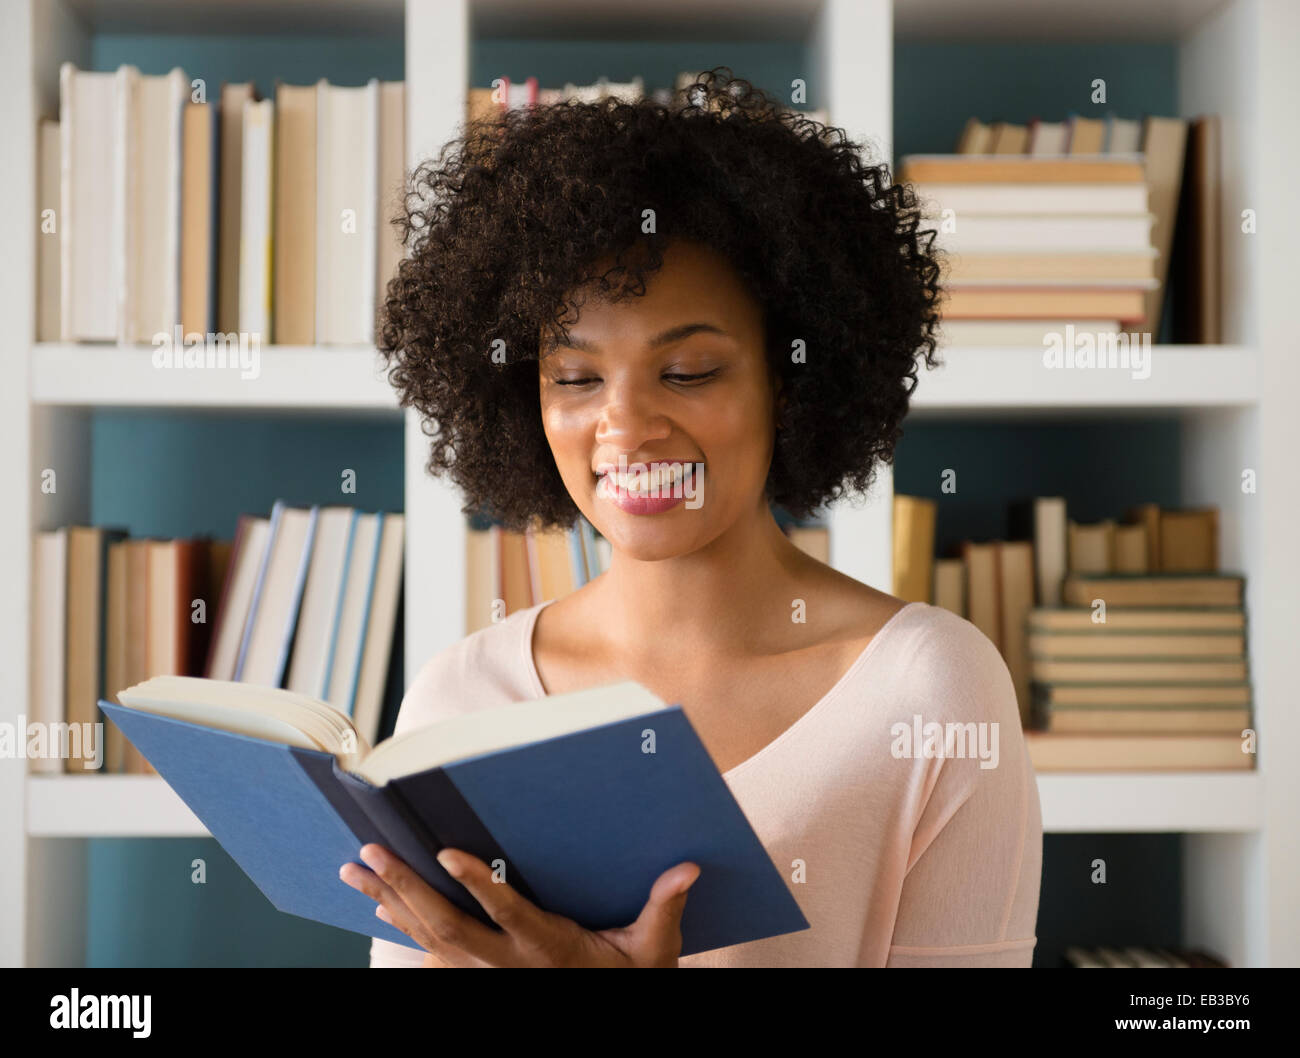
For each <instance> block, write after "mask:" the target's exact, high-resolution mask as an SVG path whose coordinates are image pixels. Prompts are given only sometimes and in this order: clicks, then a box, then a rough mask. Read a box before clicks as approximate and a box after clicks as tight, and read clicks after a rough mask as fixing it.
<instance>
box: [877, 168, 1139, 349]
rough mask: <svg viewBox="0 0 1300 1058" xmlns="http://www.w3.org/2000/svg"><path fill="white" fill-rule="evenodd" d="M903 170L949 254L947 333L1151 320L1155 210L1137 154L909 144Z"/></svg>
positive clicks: (1104, 326) (967, 337) (987, 335)
mask: <svg viewBox="0 0 1300 1058" xmlns="http://www.w3.org/2000/svg"><path fill="white" fill-rule="evenodd" d="M901 179H902V180H903V181H906V182H909V183H913V184H915V185H916V187H915V190H916V193H917V195H918V196H919V198H920V199H921V200H922V204H923V206H924V208H925V214H926V220H924V221H923V226H924V227H927V228H933V229H934V230H935V231H936V232H937V236H936V240H935V245H936V246H937V247H939V248H940V249H942V250H944V251H946V252H947V253H948V255H949V256H948V261H947V263H948V266H949V274H948V279H947V284H946V286H947V300H946V303H945V307H944V325H943V329H944V338H945V340H946V341H948V342H950V343H954V344H957V343H968V344H997V343H1003V344H1017V343H1019V344H1026V343H1032V344H1040V343H1042V342H1043V340H1044V337H1045V335H1048V334H1053V333H1055V334H1060V335H1062V336H1063V338H1065V340H1067V341H1068V340H1069V339H1068V337H1065V336H1067V335H1069V334H1070V333H1078V334H1092V335H1096V334H1112V335H1114V334H1116V333H1117V332H1118V331H1119V330H1120V328H1121V327H1128V326H1138V325H1144V326H1146V325H1149V324H1150V323H1151V322H1152V321H1151V320H1149V318H1148V309H1147V304H1146V302H1147V295H1148V292H1150V291H1154V290H1156V289H1157V288H1158V287H1159V281H1158V278H1157V271H1156V261H1157V256H1156V250H1155V247H1154V245H1153V242H1152V224H1153V221H1154V219H1155V217H1154V214H1153V213H1152V212H1151V202H1150V188H1149V186H1148V183H1147V177H1146V172H1145V170H1144V168H1143V165H1142V160H1141V158H1139V157H1136V156H1132V155H1116V156H1110V155H1100V156H1097V155H1088V156H1060V155H1044V156H1033V155H1021V156H1003V155H977V154H964V155H942V156H941V155H935V156H920V155H913V156H910V157H908V158H906V159H905V160H904V163H903V169H902V174H901ZM1067 328H1068V329H1069V330H1067Z"/></svg>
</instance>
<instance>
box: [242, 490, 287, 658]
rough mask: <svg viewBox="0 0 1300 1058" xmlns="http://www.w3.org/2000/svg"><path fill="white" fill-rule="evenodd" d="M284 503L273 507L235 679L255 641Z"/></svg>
mask: <svg viewBox="0 0 1300 1058" xmlns="http://www.w3.org/2000/svg"><path fill="white" fill-rule="evenodd" d="M284 507H285V504H284V501H283V500H276V501H275V504H274V505H273V506H272V507H271V528H270V531H269V532H268V533H267V534H266V550H265V551H263V552H262V557H261V561H260V562H259V563H258V566H257V580H256V581H255V582H254V584H253V598H252V600H251V601H250V602H249V604H248V616H247V617H246V618H245V619H244V634H243V635H242V636H241V637H240V639H239V655H238V657H237V658H236V659H235V679H239V678H240V677H241V676H242V675H243V674H244V659H245V658H246V657H247V656H248V644H249V643H250V642H252V639H253V625H254V624H255V623H256V621H257V608H258V606H260V605H261V602H262V586H263V585H264V584H265V583H266V570H267V567H268V566H270V564H271V555H272V553H273V552H274V551H275V538H276V534H277V533H279V531H280V517H281V515H283V514H284Z"/></svg>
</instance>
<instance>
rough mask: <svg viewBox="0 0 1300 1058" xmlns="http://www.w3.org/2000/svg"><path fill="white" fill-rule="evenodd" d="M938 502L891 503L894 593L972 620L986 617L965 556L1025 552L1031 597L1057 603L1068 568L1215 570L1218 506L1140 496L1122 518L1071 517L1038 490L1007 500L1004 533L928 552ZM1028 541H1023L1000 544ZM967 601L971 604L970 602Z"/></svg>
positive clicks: (1058, 500) (982, 558)
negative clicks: (951, 551) (952, 554)
mask: <svg viewBox="0 0 1300 1058" xmlns="http://www.w3.org/2000/svg"><path fill="white" fill-rule="evenodd" d="M937 514H938V504H937V503H936V502H935V501H934V500H932V499H927V498H925V497H922V496H906V495H897V496H895V497H894V509H893V533H894V550H893V571H894V594H895V595H897V596H898V597H899V598H901V599H907V600H909V601H920V602H934V603H936V604H937V605H939V606H944V607H946V608H947V609H950V610H952V611H953V612H954V613H959V614H961V615H962V616H963V617H971V618H972V620H977V621H978V620H980V619H985V618H986V617H987V615H986V614H984V613H982V612H981V611H980V606H979V603H978V601H971V602H968V600H972V596H973V592H972V591H971V590H970V589H971V588H972V587H974V588H976V589H982V587H983V585H981V584H976V585H974V586H972V585H970V583H969V581H970V569H969V568H968V567H969V566H970V563H971V559H972V556H974V558H975V561H976V563H977V568H979V569H984V568H987V567H988V566H989V565H990V562H989V559H988V558H987V557H986V556H991V555H993V554H994V553H995V552H996V553H997V554H999V555H1021V556H1023V555H1025V554H1030V555H1032V560H1033V561H1032V566H1031V569H1032V574H1031V580H1032V584H1031V587H1032V591H1033V601H1034V603H1036V604H1037V605H1039V606H1059V605H1060V603H1061V586H1062V584H1063V582H1064V580H1065V578H1066V576H1067V575H1068V574H1070V573H1215V572H1217V571H1218V569H1219V510H1218V508H1217V507H1194V508H1183V509H1178V510H1173V509H1169V508H1162V507H1161V506H1160V505H1159V504H1156V503H1144V504H1139V505H1137V506H1134V507H1131V508H1129V509H1128V511H1126V512H1125V515H1124V521H1123V522H1119V521H1117V520H1115V519H1113V518H1107V519H1103V520H1101V521H1099V522H1076V521H1074V520H1073V519H1071V518H1070V517H1069V515H1068V511H1067V508H1066V503H1065V499H1064V497H1061V496H1038V497H1035V498H1033V499H1029V500H1022V501H1019V502H1017V503H1013V504H1011V506H1010V507H1009V508H1008V511H1007V524H1008V539H1007V540H1005V541H1000V542H990V543H988V544H979V543H975V542H968V543H966V544H965V545H964V546H963V549H962V555H961V556H960V557H956V558H936V557H935V523H936V518H937ZM1020 542H1029V543H1030V544H1031V545H1032V548H1031V550H1030V551H1028V552H1026V551H1025V549H1024V548H1023V547H1014V548H1009V549H1008V548H1001V549H999V544H1012V543H1020ZM972 606H973V609H972Z"/></svg>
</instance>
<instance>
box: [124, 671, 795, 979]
mask: <svg viewBox="0 0 1300 1058" xmlns="http://www.w3.org/2000/svg"><path fill="white" fill-rule="evenodd" d="M118 697H119V699H120V701H121V702H122V704H121V705H120V706H119V705H114V704H112V703H111V702H102V701H101V702H100V706H101V708H102V709H103V710H104V713H105V715H106V716H108V717H109V719H110V720H112V721H113V722H114V723H115V724H117V725H118V726H119V727H120V728H121V729H122V732H123V733H124V734H125V736H126V737H127V738H128V739H129V740H130V741H131V742H132V743H133V744H134V745H135V746H136V748H137V749H139V750H140V751H141V753H143V754H144V756H145V758H146V759H147V760H148V761H149V762H150V764H152V765H153V766H154V767H155V768H156V769H157V770H158V772H159V774H160V775H161V776H162V777H163V778H164V779H165V780H166V781H167V783H168V784H169V785H170V786H171V787H172V789H174V790H175V791H176V793H177V794H178V795H179V796H180V797H181V799H182V800H183V801H184V802H185V803H186V804H187V805H188V806H189V807H190V809H191V810H192V811H193V812H194V814H195V815H196V816H198V817H199V819H200V820H201V821H202V822H203V824H204V825H205V826H206V827H207V828H208V830H209V831H210V832H211V834H212V836H213V837H214V838H216V839H217V840H218V841H219V842H220V843H221V845H222V847H223V848H224V849H225V850H226V851H227V852H228V853H230V855H231V856H232V857H233V858H234V859H235V861H236V862H237V863H239V865H240V867H242V868H243V870H244V871H245V873H247V874H248V876H249V877H250V878H251V879H252V880H253V882H254V883H255V884H256V885H257V886H258V888H260V889H261V890H262V892H263V893H265V894H266V896H267V898H268V899H270V901H271V902H272V903H273V904H274V905H275V906H276V907H277V908H279V909H280V910H281V911H286V912H289V913H291V914H295V915H300V916H303V917H305V918H311V919H315V920H316V921H319V922H326V923H329V924H331V925H335V926H340V927H342V928H344V929H348V930H352V931H353V932H356V933H363V934H365V935H367V936H374V937H382V938H383V939H385V940H392V941H396V942H397V943H399V944H404V945H406V946H408V947H414V946H415V944H414V942H413V941H412V940H411V939H410V938H409V937H407V936H406V935H405V934H404V933H402V932H401V931H400V930H397V929H395V928H393V927H391V926H388V925H387V924H386V923H384V922H382V921H380V920H379V919H378V918H376V917H375V914H374V907H375V903H374V901H373V900H371V899H370V898H369V897H367V896H365V895H364V894H362V893H358V892H357V891H356V890H354V889H352V888H351V887H350V886H348V885H347V884H346V883H344V882H343V881H342V880H341V879H340V878H339V877H338V870H339V868H340V867H341V866H342V865H343V864H344V863H346V862H348V861H354V862H360V861H359V860H358V852H359V850H360V848H361V846H362V845H364V844H367V843H369V842H376V843H378V844H381V845H383V846H385V847H386V848H388V849H391V850H392V851H393V852H394V853H395V854H396V855H398V856H400V857H401V858H402V859H403V860H405V861H406V862H407V863H408V864H409V865H410V866H411V867H412V869H414V870H415V871H416V872H417V873H418V874H419V875H420V876H421V877H422V878H424V880H425V881H426V882H428V884H429V885H431V886H432V887H434V888H435V889H437V890H438V891H439V892H440V893H442V894H443V895H444V896H445V897H447V898H448V899H449V900H451V901H452V902H453V903H454V904H456V906H458V907H460V908H461V909H462V910H464V911H466V912H467V913H469V914H472V915H474V916H475V917H476V918H478V919H479V920H480V921H482V922H484V923H485V924H488V925H491V921H490V919H488V917H487V915H486V914H485V913H484V912H483V910H482V909H481V908H480V907H479V905H478V903H477V901H475V900H474V898H473V897H472V896H470V894H469V893H468V891H467V890H465V889H464V888H463V887H462V886H461V885H460V883H458V882H456V881H455V880H454V879H453V878H452V877H451V876H450V875H448V874H447V873H446V871H445V870H443V868H442V866H441V865H440V864H439V863H438V861H437V859H436V858H435V857H436V855H437V853H438V851H439V850H440V849H442V848H444V847H453V848H458V849H464V850H465V851H466V852H469V853H472V854H473V855H475V856H478V857H479V858H480V859H482V860H484V861H486V862H488V863H493V861H497V860H499V861H501V863H502V864H504V866H505V877H506V880H507V881H508V882H509V883H510V884H511V885H512V886H514V888H515V889H517V890H518V891H519V892H520V893H522V894H523V895H524V896H526V897H528V898H529V899H530V900H533V901H534V902H535V903H537V904H538V905H539V906H540V907H542V908H543V909H545V910H547V911H551V912H554V913H556V914H561V915H564V916H566V917H568V918H571V919H574V920H575V921H577V922H579V923H580V924H582V925H583V926H585V927H587V928H588V929H594V930H598V929H609V928H614V927H618V926H626V925H628V924H630V923H631V922H632V921H634V920H635V919H636V917H637V915H638V914H640V911H641V908H642V906H643V905H644V904H645V901H646V899H647V898H648V896H649V894H650V887H651V885H652V884H653V883H654V880H655V879H656V878H657V877H658V876H659V875H660V874H661V873H662V872H663V871H665V870H667V869H668V868H669V867H671V866H673V865H674V864H677V863H681V862H683V861H685V860H690V861H692V862H694V863H698V864H699V865H700V877H699V879H698V880H697V881H696V883H695V884H694V885H693V886H692V887H691V890H690V895H689V896H688V898H687V901H686V912H685V915H684V916H683V919H682V940H683V947H682V954H683V955H690V954H694V953H696V952H700V951H708V950H711V949H713V948H719V947H725V946H727V945H731V944H739V943H743V942H745V941H750V940H757V939H759V938H762V937H768V936H774V935H777V934H781V933H789V932H793V931H795V930H800V929H806V928H807V926H808V923H807V920H806V919H805V918H804V916H803V914H802V913H801V912H800V910H799V907H798V905H797V904H796V903H795V901H794V898H793V897H792V896H791V893H790V890H789V889H788V888H787V887H786V884H785V882H784V880H783V879H782V877H781V875H780V874H779V873H778V871H777V870H776V868H775V867H774V866H773V864H772V861H771V859H770V858H769V857H768V855H767V853H766V851H765V850H764V849H763V846H762V845H761V844H760V842H759V841H758V838H757V836H756V835H755V834H754V832H753V829H752V828H751V827H750V825H749V822H748V821H747V820H746V819H745V815H744V813H743V812H742V811H741V809H740V806H739V805H738V804H737V803H736V801H735V798H734V797H733V796H732V794H731V791H730V789H729V788H728V787H727V785H726V783H725V781H724V780H723V778H722V776H721V775H720V774H719V773H718V770H717V768H716V766H715V765H714V764H713V761H712V759H711V758H710V757H709V755H708V752H707V751H706V750H705V748H704V746H703V744H702V743H701V742H700V740H699V737H698V736H697V735H696V733H695V731H694V729H693V728H692V727H691V725H690V722H689V721H688V720H687V719H686V716H685V714H684V713H683V712H682V710H681V709H680V708H679V707H677V706H668V705H665V704H664V703H663V702H661V701H660V700H659V699H658V698H656V697H655V696H654V695H653V694H651V693H650V692H649V691H648V690H646V689H645V688H644V687H642V686H640V685H639V684H636V683H630V682H629V683H619V684H613V685H611V686H608V687H598V688H593V689H591V690H585V691H578V692H575V693H572V694H563V695H551V696H549V697H546V698H540V699H535V700H532V701H525V702H518V703H515V704H512V705H507V706H502V707H499V708H494V709H481V710H476V711H470V712H467V713H462V714H459V715H456V716H453V717H451V718H449V719H447V720H443V721H440V722H438V723H436V724H432V725H430V726H428V727H423V728H418V729H415V730H412V731H408V732H404V733H403V734H401V735H398V736H395V737H393V738H390V739H387V740H385V741H383V742H380V743H379V744H378V745H377V746H375V747H373V748H371V747H370V746H368V745H367V744H366V742H365V740H364V739H363V738H362V737H361V736H360V734H359V733H358V732H357V731H356V729H355V728H354V727H353V726H352V723H351V721H350V720H349V719H348V717H346V716H345V715H343V714H342V713H341V712H339V711H338V710H336V709H334V708H332V707H331V706H329V705H326V704H325V703H324V702H319V701H316V700H315V699H312V698H309V697H307V696H305V695H300V694H294V693H293V692H291V691H284V690H276V689H273V688H268V687H259V686H255V685H251V684H243V683H228V682H224V681H220V680H204V679H197V678H194V677H186V676H158V677H154V678H153V679H150V680H146V681H145V682H143V683H140V684H137V685H136V686H134V687H130V688H127V689H126V690H123V691H121V692H120V693H119V695H118Z"/></svg>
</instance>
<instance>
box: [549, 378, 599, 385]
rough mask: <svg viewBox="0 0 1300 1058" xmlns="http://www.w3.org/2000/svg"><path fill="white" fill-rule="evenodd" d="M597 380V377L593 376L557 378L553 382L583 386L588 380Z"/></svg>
mask: <svg viewBox="0 0 1300 1058" xmlns="http://www.w3.org/2000/svg"><path fill="white" fill-rule="evenodd" d="M597 381H599V379H595V378H557V379H556V380H555V384H556V385H557V386H585V385H587V383H589V382H597Z"/></svg>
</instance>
